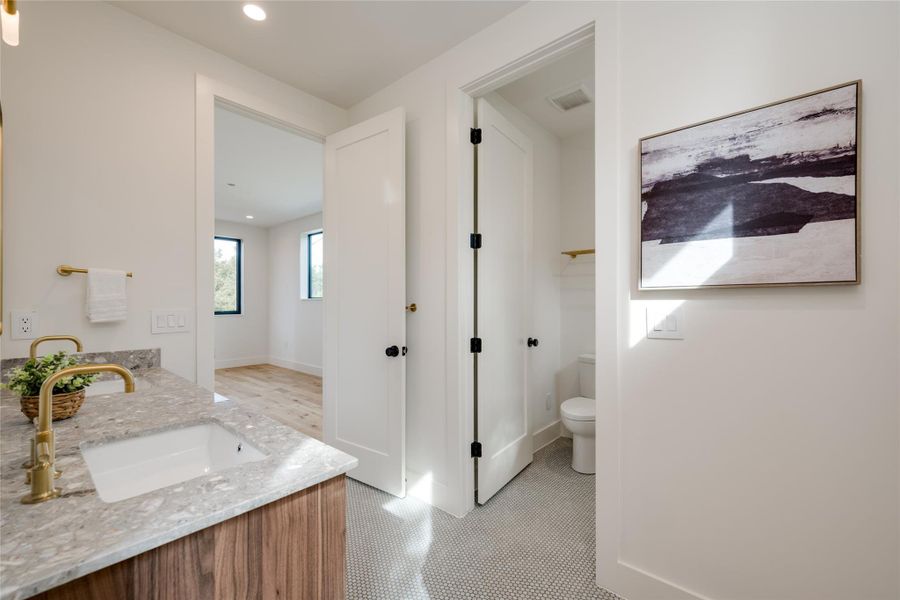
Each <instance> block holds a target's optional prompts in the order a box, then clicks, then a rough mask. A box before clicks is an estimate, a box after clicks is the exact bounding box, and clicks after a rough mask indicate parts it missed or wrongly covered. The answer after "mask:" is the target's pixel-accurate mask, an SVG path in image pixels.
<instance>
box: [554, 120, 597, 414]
mask: <svg viewBox="0 0 900 600" xmlns="http://www.w3.org/2000/svg"><path fill="white" fill-rule="evenodd" d="M560 149H561V165H562V177H561V180H562V193H561V195H560V205H561V206H560V211H561V216H560V249H559V252H562V251H564V250H580V249H584V248H593V247H594V131H593V129H592V130H590V131H586V132H584V133H580V134H578V135H573V136H570V137H567V138H564V139H563V140H562V141H561V143H560ZM561 260H562V267H561V268H560V278H559V285H560V349H559V365H560V371H559V383H558V385H559V398H560V401H565V400H566V399H567V398H572V397H573V396H577V395H579V388H578V355H579V354H593V353H594V350H595V346H594V270H595V267H596V261H595V259H594V256H593V255H583V256H579V257H578V258H576V259H574V260H572V259H570V258H569V257H567V256H566V257H562V259H561Z"/></svg>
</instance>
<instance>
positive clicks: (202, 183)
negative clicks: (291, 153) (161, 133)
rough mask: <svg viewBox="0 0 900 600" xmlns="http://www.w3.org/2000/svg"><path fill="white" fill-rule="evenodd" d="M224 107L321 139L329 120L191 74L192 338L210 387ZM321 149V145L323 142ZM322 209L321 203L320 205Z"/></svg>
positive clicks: (201, 377)
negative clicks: (218, 133)
mask: <svg viewBox="0 0 900 600" xmlns="http://www.w3.org/2000/svg"><path fill="white" fill-rule="evenodd" d="M217 103H220V104H224V105H226V106H228V107H229V108H230V109H233V110H236V111H238V112H242V113H245V114H247V115H248V116H251V117H254V118H257V119H260V120H262V121H264V122H266V123H270V124H273V125H276V126H278V127H282V128H285V129H288V130H290V131H293V132H296V133H298V134H300V135H302V136H304V137H307V138H309V139H312V140H316V141H319V142H322V143H323V144H324V143H325V136H326V135H328V134H329V133H332V130H333V129H334V127H333V125H329V124H328V123H326V122H325V121H323V120H321V119H316V118H313V117H309V116H307V115H303V114H301V113H299V112H296V111H294V110H292V109H289V108H285V107H284V106H281V105H279V104H276V103H274V102H271V101H269V100H266V99H264V98H260V97H259V96H256V95H254V94H253V93H251V92H248V91H247V90H244V89H241V88H238V87H235V86H233V85H229V84H227V83H223V82H221V81H216V80H214V79H211V78H209V77H206V76H204V75H200V74H197V79H196V119H195V123H196V137H195V142H194V143H195V152H196V154H195V156H196V164H195V185H196V190H195V198H196V234H197V246H196V259H197V272H196V273H195V276H196V282H197V288H196V304H197V313H196V315H195V317H194V331H195V337H196V342H197V345H196V369H197V371H196V378H197V385H199V386H200V387H203V388H206V389H208V390H210V391H212V390H213V389H214V387H215V372H216V369H215V356H214V354H215V316H214V314H213V247H212V244H211V243H210V240H212V239H213V236H214V235H215V230H216V197H215V107H216V104H217ZM323 152H324V145H323ZM323 210H324V207H323Z"/></svg>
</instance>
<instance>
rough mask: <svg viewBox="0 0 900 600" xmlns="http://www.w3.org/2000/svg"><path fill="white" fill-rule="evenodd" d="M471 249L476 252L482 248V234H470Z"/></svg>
mask: <svg viewBox="0 0 900 600" xmlns="http://www.w3.org/2000/svg"><path fill="white" fill-rule="evenodd" d="M469 248H472V249H473V250H476V249H478V248H481V234H480V233H470V234H469Z"/></svg>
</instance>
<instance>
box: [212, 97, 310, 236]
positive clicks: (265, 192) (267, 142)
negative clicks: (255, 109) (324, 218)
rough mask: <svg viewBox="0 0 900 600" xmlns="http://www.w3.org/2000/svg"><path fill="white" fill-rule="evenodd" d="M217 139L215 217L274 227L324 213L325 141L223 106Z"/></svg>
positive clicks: (217, 120) (219, 108)
mask: <svg viewBox="0 0 900 600" xmlns="http://www.w3.org/2000/svg"><path fill="white" fill-rule="evenodd" d="M215 136H216V142H215V144H216V145H215V151H216V176H215V179H216V219H221V220H224V221H234V222H237V223H244V224H247V225H255V226H258V227H271V226H272V225H278V224H279V223H285V222H287V221H292V220H293V219H299V218H300V217H303V216H306V215H310V214H313V213H317V212H319V211H321V210H322V180H323V173H324V165H323V147H322V144H321V143H320V142H317V141H314V140H311V139H308V138H305V137H303V136H301V135H299V134H298V133H295V132H292V131H288V130H286V129H282V128H280V127H276V126H274V125H270V124H268V123H265V122H263V121H260V120H258V119H256V118H253V117H250V116H245V115H243V114H238V113H236V112H232V111H231V110H229V109H227V108H224V107H222V106H218V105H217V106H216V116H215ZM229 184H234V185H229ZM247 215H253V219H252V220H251V219H247Z"/></svg>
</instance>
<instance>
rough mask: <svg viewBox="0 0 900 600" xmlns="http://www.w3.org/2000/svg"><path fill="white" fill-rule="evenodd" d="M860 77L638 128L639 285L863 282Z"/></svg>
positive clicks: (648, 287) (651, 286) (717, 285)
mask: <svg viewBox="0 0 900 600" xmlns="http://www.w3.org/2000/svg"><path fill="white" fill-rule="evenodd" d="M860 86H861V82H860V81H855V82H851V83H846V84H842V85H837V86H834V87H830V88H827V89H824V90H819V91H817V92H812V93H809V94H804V95H802V96H797V97H795V98H789V99H787V100H781V101H778V102H773V103H771V104H767V105H765V106H760V107H758V108H753V109H750V110H746V111H743V112H739V113H735V114H732V115H727V116H724V117H719V118H716V119H710V120H708V121H704V122H702V123H697V124H696V125H690V126H687V127H682V128H680V129H675V130H673V131H667V132H665V133H659V134H656V135H651V136H647V137H645V138H641V140H640V166H641V168H640V171H641V202H640V211H641V212H640V269H639V271H640V273H639V283H638V287H639V288H640V289H642V290H654V289H684V288H701V287H737V286H783V285H823V284H854V283H859V281H860V274H859V193H858V192H859V179H858V175H859V152H858V146H857V143H858V138H859V99H860Z"/></svg>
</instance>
